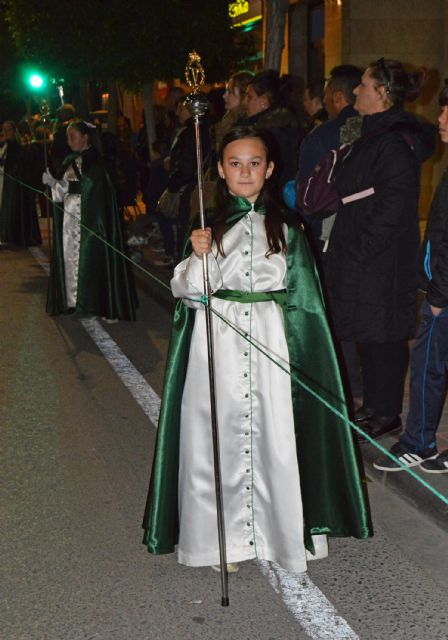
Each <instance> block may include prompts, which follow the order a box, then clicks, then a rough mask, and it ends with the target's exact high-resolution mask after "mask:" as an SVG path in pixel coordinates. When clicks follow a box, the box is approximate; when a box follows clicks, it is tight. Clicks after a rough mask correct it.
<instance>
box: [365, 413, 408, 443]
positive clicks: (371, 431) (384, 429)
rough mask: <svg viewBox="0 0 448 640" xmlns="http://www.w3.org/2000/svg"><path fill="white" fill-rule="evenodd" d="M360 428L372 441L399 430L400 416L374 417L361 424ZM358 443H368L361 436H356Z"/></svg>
mask: <svg viewBox="0 0 448 640" xmlns="http://www.w3.org/2000/svg"><path fill="white" fill-rule="evenodd" d="M360 427H361V428H362V429H363V430H364V431H365V432H366V433H367V434H368V435H369V436H370V437H371V438H373V439H374V440H378V439H379V438H381V437H382V436H385V435H387V434H389V433H394V432H395V431H400V430H401V418H400V416H374V417H373V418H370V419H369V420H366V421H365V422H363V423H362V424H361V425H360ZM358 439H359V441H360V442H368V441H367V439H366V438H364V437H363V436H362V435H359V436H358Z"/></svg>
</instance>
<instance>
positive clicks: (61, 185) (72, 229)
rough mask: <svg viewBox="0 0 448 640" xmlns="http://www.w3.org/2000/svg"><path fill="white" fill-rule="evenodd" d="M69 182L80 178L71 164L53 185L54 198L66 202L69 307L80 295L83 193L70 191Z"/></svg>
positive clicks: (79, 164) (79, 163) (64, 230)
mask: <svg viewBox="0 0 448 640" xmlns="http://www.w3.org/2000/svg"><path fill="white" fill-rule="evenodd" d="M75 162H76V165H77V167H78V169H79V172H80V173H81V172H82V158H81V156H79V157H78V158H76V159H75ZM69 182H77V183H79V180H78V178H77V175H76V173H75V171H74V169H73V167H72V165H71V164H70V165H69V166H68V167H67V169H66V171H65V173H64V177H63V179H62V180H58V181H56V184H55V185H54V186H53V187H52V196H53V200H55V201H56V202H60V201H62V200H63V202H64V218H63V224H62V247H63V252H64V273H65V292H66V297H67V307H69V308H74V307H76V300H77V297H78V271H79V251H80V248H81V194H79V193H69V191H68V187H69Z"/></svg>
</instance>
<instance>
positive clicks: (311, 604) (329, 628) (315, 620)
mask: <svg viewBox="0 0 448 640" xmlns="http://www.w3.org/2000/svg"><path fill="white" fill-rule="evenodd" d="M29 250H30V251H31V253H32V254H33V256H34V258H35V259H36V260H37V262H38V263H39V264H40V265H41V267H42V268H43V269H44V271H46V272H47V273H48V272H49V264H48V259H47V257H46V256H45V254H44V253H43V252H42V251H41V250H40V249H39V248H38V247H30V248H29ZM80 322H81V324H82V326H83V327H84V329H85V330H86V331H87V333H88V334H89V336H90V337H91V338H92V340H93V341H94V342H95V344H96V345H97V347H98V348H99V350H100V351H101V353H102V354H103V356H104V357H105V359H106V360H107V361H108V362H109V364H110V365H111V367H112V368H113V369H114V371H115V373H116V374H117V375H118V377H119V378H120V380H121V381H122V382H123V384H124V385H125V386H126V387H127V388H128V389H129V391H130V393H131V394H132V396H133V398H134V399H135V401H136V402H137V403H138V404H139V405H140V407H141V409H142V411H143V412H144V414H145V415H146V416H147V417H148V418H149V420H150V421H151V423H152V424H153V425H154V427H155V428H157V423H158V420H159V413H160V398H159V396H158V395H157V393H156V392H155V391H154V389H153V388H152V387H151V385H150V384H149V382H148V381H147V380H145V378H144V377H143V376H142V375H141V373H139V372H138V371H137V369H136V368H135V367H134V365H133V364H132V363H131V361H130V360H129V359H128V358H127V357H126V356H125V355H124V353H123V352H122V351H121V349H120V348H119V346H118V345H117V344H116V342H114V340H112V338H111V337H110V335H109V334H108V333H107V332H106V331H105V330H104V328H103V327H102V326H101V324H100V323H99V322H98V320H96V319H94V318H89V319H81V320H80ZM258 565H259V567H260V571H261V572H262V573H263V575H264V576H265V577H266V578H267V579H268V580H269V583H270V584H271V586H272V588H273V589H274V591H275V592H276V593H278V594H279V595H280V596H281V598H282V600H283V602H284V603H285V604H286V606H287V608H288V609H289V611H291V613H292V615H293V616H294V618H295V619H296V620H297V622H298V623H299V624H300V625H301V627H303V629H304V630H305V631H306V633H307V634H308V635H309V636H310V638H312V639H313V640H359V636H358V635H357V634H356V633H355V632H354V631H353V629H351V627H350V626H349V625H348V623H347V622H346V621H345V620H344V618H342V617H341V616H340V615H338V613H337V611H336V609H335V608H334V606H333V605H332V604H331V602H330V601H329V600H328V599H327V598H326V597H325V595H324V594H323V593H322V591H321V590H320V589H319V588H318V587H316V585H315V584H314V583H313V582H312V581H311V579H310V578H309V576H308V574H307V573H303V574H297V573H289V572H288V571H285V570H284V569H281V568H280V567H279V566H278V565H276V564H275V563H272V562H266V561H264V560H263V561H260V562H259V563H258Z"/></svg>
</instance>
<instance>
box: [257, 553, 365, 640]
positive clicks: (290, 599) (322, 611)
mask: <svg viewBox="0 0 448 640" xmlns="http://www.w3.org/2000/svg"><path fill="white" fill-rule="evenodd" d="M258 565H259V567H260V571H261V572H262V573H263V575H264V576H265V577H266V578H267V579H268V580H269V582H270V585H271V587H272V588H273V589H274V591H275V592H276V593H278V594H279V596H281V598H282V600H283V602H284V603H285V604H286V606H287V608H288V609H289V610H290V611H291V613H292V615H293V616H294V618H295V619H296V620H297V622H299V624H300V626H301V627H303V629H304V630H305V631H306V633H307V634H308V635H309V636H310V638H313V640H324V639H325V640H359V636H358V635H357V634H356V633H355V632H354V631H353V629H352V628H351V627H350V626H349V625H348V624H347V622H346V621H345V620H344V618H342V617H341V616H340V615H339V614H338V612H337V611H336V609H335V608H334V606H333V605H332V604H331V602H330V601H329V600H328V599H327V598H326V597H325V595H324V594H323V593H322V591H321V590H320V589H319V588H318V587H316V585H315V584H314V583H313V582H312V581H311V579H310V577H309V575H308V574H307V573H301V574H298V573H289V572H288V571H285V570H284V569H282V568H281V567H279V566H278V565H277V564H275V563H273V562H266V561H265V560H261V561H259V563H258Z"/></svg>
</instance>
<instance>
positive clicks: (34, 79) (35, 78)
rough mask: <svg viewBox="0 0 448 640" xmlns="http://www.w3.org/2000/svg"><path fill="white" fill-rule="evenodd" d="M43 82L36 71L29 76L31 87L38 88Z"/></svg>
mask: <svg viewBox="0 0 448 640" xmlns="http://www.w3.org/2000/svg"><path fill="white" fill-rule="evenodd" d="M43 83H44V79H43V78H42V76H40V75H38V74H37V73H33V75H32V76H30V85H31V86H32V87H33V89H40V88H41V87H42V85H43Z"/></svg>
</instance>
